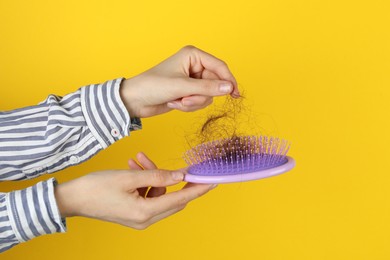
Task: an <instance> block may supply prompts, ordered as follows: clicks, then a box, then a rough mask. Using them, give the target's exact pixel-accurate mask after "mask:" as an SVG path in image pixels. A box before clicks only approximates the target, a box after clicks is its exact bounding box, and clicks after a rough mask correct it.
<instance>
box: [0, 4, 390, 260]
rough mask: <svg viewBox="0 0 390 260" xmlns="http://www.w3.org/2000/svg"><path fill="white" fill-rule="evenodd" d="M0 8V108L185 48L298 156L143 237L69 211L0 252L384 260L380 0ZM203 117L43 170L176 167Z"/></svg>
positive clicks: (386, 38)
mask: <svg viewBox="0 0 390 260" xmlns="http://www.w3.org/2000/svg"><path fill="white" fill-rule="evenodd" d="M0 12H1V15H0V86H1V87H0V97H1V101H0V102H1V105H0V110H10V109H14V108H18V107H22V106H27V105H31V104H36V103H38V102H40V101H42V100H44V99H45V98H46V96H47V95H48V94H50V93H55V94H58V95H64V94H67V93H70V92H72V91H74V90H76V89H77V88H79V87H81V86H83V85H87V84H89V83H99V82H103V81H105V80H108V79H113V78H116V77H122V76H123V77H131V76H133V75H136V74H138V73H141V72H142V71H144V70H146V69H148V68H150V67H152V66H154V65H155V64H156V63H158V62H159V61H161V60H163V59H165V58H167V57H168V56H170V55H171V54H173V53H175V52H176V51H177V50H178V49H179V48H181V47H182V46H184V45H187V44H192V45H195V46H197V47H199V48H202V49H204V50H206V51H208V52H210V53H212V54H214V55H216V56H217V57H220V58H221V59H223V60H225V61H226V62H227V63H228V64H229V67H230V68H231V70H232V71H233V73H234V74H235V76H236V77H237V80H238V82H239V84H240V87H241V88H242V89H244V90H245V93H246V96H247V100H246V102H245V103H246V105H247V106H248V107H249V110H250V116H251V117H252V118H253V119H255V120H254V121H255V122H257V123H258V125H259V129H260V128H261V129H262V130H263V131H265V132H267V133H270V134H275V135H279V136H281V137H284V138H287V139H289V140H290V141H291V142H292V144H293V146H292V149H291V151H290V155H292V156H293V157H295V158H296V160H297V167H296V168H295V169H294V170H293V171H292V172H289V173H288V174H285V175H281V176H278V177H275V178H269V179H264V180H261V181H255V182H247V183H241V184H229V185H220V186H219V187H218V188H217V189H216V190H213V191H212V192H210V193H209V194H207V196H205V197H202V198H201V199H199V200H197V201H195V202H193V203H191V204H190V205H189V206H188V207H187V208H186V209H185V210H184V211H182V212H180V213H179V214H176V215H174V216H173V217H171V218H169V219H166V220H164V221H162V222H160V223H157V224H156V225H154V226H151V227H150V228H149V229H147V230H145V231H135V230H132V229H128V228H125V227H122V226H119V225H115V224H111V223H103V222H100V221H96V220H90V219H83V218H72V219H68V221H67V223H68V232H67V233H66V234H55V235H49V236H44V237H39V238H36V239H34V240H32V241H30V242H28V243H24V244H22V245H19V246H17V247H15V248H13V249H12V250H10V251H8V252H6V253H4V254H2V255H1V256H0V258H1V259H300V260H301V259H390V246H389V242H390V224H389V223H390V206H389V204H390V167H389V155H390V153H389V145H390V138H389V132H390V125H389V120H390V113H389V111H390V110H389V104H388V103H389V98H390V77H389V69H390V29H389V28H390V18H389V17H390V6H389V2H388V1H385V0H383V1H379V0H371V1H342V0H329V1H312V0H286V1H283V0H280V1H255V0H253V1H231V2H229V1H220V0H218V1H209V0H207V1H206V0H199V1H191V2H190V1H179V0H166V1H117V0H110V1H108V0H107V1H79V0H77V1H76V0H69V1H1V2H0ZM201 115H202V113H201V112H200V113H199V112H197V113H188V114H185V113H179V112H172V113H169V114H166V115H163V116H159V117H155V118H150V119H144V120H143V130H141V131H137V132H135V133H133V134H132V136H131V137H129V138H127V139H124V140H121V141H120V142H118V143H116V144H114V145H113V146H111V147H110V148H108V149H107V150H105V151H103V152H101V153H100V154H98V155H97V156H96V157H94V158H93V159H92V160H90V161H88V162H86V163H84V164H83V165H79V166H76V167H73V168H69V169H67V170H64V171H62V172H58V173H56V174H55V175H54V176H55V177H56V178H57V179H58V180H59V182H64V181H66V180H69V179H73V178H76V177H78V176H81V175H83V174H86V173H89V172H93V171H97V170H102V169H111V168H113V169H115V168H126V161H127V159H128V158H130V157H133V156H134V155H135V154H136V153H137V152H138V151H144V152H145V153H147V154H148V155H149V156H150V157H151V158H152V159H154V160H155V162H156V163H157V164H158V166H159V167H161V168H168V169H174V168H179V167H184V166H185V165H184V162H183V161H182V160H181V155H182V153H183V152H184V151H185V150H186V146H185V133H187V132H191V131H192V130H193V129H192V126H193V123H194V121H197V120H199V116H201ZM49 177H51V176H48V175H45V176H43V177H41V178H39V179H35V180H32V181H23V182H19V183H15V182H9V183H1V184H0V190H2V191H10V190H12V189H20V188H24V187H27V186H30V185H33V184H34V183H36V182H37V181H38V180H42V179H46V178H49Z"/></svg>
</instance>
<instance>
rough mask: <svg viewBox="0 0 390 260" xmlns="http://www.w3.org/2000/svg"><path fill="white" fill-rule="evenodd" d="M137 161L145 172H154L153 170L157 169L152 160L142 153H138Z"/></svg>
mask: <svg viewBox="0 0 390 260" xmlns="http://www.w3.org/2000/svg"><path fill="white" fill-rule="evenodd" d="M136 157H137V160H138V161H139V163H140V164H141V165H142V167H143V168H144V169H145V170H154V169H157V166H156V164H154V162H153V161H152V160H150V159H149V158H148V157H147V156H146V154H144V153H143V152H139V153H138V154H137V155H136Z"/></svg>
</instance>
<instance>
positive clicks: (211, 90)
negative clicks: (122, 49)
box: [120, 46, 240, 118]
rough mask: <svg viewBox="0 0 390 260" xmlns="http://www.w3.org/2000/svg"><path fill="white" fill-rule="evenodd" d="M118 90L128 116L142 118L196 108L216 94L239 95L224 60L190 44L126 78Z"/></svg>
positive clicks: (206, 102) (207, 102) (206, 103)
mask: <svg viewBox="0 0 390 260" xmlns="http://www.w3.org/2000/svg"><path fill="white" fill-rule="evenodd" d="M120 91H121V97H122V100H123V102H124V103H125V106H126V108H127V110H128V111H129V114H130V116H131V117H141V118H143V117H151V116H155V115H158V114H162V113H166V112H168V111H170V110H172V109H178V110H181V111H185V112H189V111H195V110H198V109H201V108H204V107H206V106H208V105H210V104H211V103H212V101H213V97H215V96H222V95H228V94H230V95H231V96H232V97H235V98H238V97H239V96H240V94H239V92H238V87H237V82H236V80H235V78H234V76H233V75H232V73H231V72H230V70H229V68H228V67H227V65H226V63H225V62H223V61H222V60H219V59H217V58H216V57H214V56H212V55H210V54H208V53H206V52H204V51H201V50H199V49H197V48H195V47H193V46H187V47H184V48H183V49H181V50H180V51H179V52H177V53H176V54H174V55H173V56H171V57H169V58H168V59H166V60H165V61H163V62H161V63H160V64H158V65H157V66H155V67H153V68H151V69H150V70H148V71H145V72H144V73H141V74H140V75H138V76H136V77H133V78H130V79H127V80H125V81H124V82H123V83H122V86H121V90H120Z"/></svg>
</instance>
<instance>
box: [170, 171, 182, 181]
mask: <svg viewBox="0 0 390 260" xmlns="http://www.w3.org/2000/svg"><path fill="white" fill-rule="evenodd" d="M172 178H173V179H174V180H175V181H181V180H183V178H184V174H183V173H182V172H172Z"/></svg>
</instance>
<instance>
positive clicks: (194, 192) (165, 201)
mask: <svg viewBox="0 0 390 260" xmlns="http://www.w3.org/2000/svg"><path fill="white" fill-rule="evenodd" d="M213 187H214V186H213V185H209V184H196V185H192V186H190V187H187V188H185V189H182V190H179V191H175V192H171V193H168V194H165V195H163V196H160V197H158V198H152V199H150V200H148V201H147V204H146V205H147V207H148V208H149V211H150V212H152V215H158V214H161V213H163V212H165V211H168V210H171V209H174V208H178V207H183V206H185V205H186V204H187V203H188V202H190V201H192V200H194V199H196V198H199V197H200V196H202V195H204V194H206V193H207V192H208V191H209V190H210V189H212V188H213Z"/></svg>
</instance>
